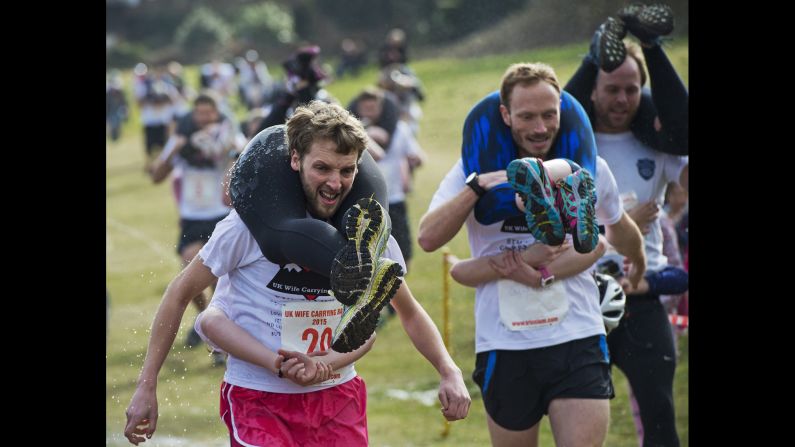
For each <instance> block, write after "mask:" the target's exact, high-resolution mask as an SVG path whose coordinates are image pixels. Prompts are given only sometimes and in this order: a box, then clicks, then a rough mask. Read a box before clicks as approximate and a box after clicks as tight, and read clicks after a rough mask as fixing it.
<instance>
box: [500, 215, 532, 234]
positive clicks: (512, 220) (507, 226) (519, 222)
mask: <svg viewBox="0 0 795 447" xmlns="http://www.w3.org/2000/svg"><path fill="white" fill-rule="evenodd" d="M500 231H502V232H503V233H530V229H529V228H527V221H526V220H525V218H524V216H514V217H509V218H507V219H505V220H504V221H502V229H501V230H500Z"/></svg>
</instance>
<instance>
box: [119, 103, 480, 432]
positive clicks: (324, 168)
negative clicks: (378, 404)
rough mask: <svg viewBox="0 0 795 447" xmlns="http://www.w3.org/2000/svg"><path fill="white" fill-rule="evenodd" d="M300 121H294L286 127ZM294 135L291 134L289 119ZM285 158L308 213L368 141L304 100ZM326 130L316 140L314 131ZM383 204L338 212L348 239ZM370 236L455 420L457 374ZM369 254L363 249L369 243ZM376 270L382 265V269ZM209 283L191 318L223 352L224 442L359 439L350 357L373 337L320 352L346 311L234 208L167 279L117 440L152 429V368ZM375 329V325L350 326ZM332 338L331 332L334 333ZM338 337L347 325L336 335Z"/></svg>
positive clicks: (386, 251) (460, 409)
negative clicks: (211, 287)
mask: <svg viewBox="0 0 795 447" xmlns="http://www.w3.org/2000/svg"><path fill="white" fill-rule="evenodd" d="M296 123H300V124H296ZM298 125H300V126H302V127H301V128H300V130H297V131H296V132H298V133H299V134H301V135H297V138H293V136H294V134H293V133H292V130H293V129H291V127H292V126H298ZM287 134H288V136H289V141H290V148H291V152H290V154H291V155H290V157H291V158H290V160H291V166H292V167H293V169H295V170H296V171H298V172H299V174H300V180H301V184H302V186H303V189H304V192H305V198H306V201H307V213H308V214H309V215H311V216H312V217H314V218H318V219H328V218H330V217H331V216H333V215H334V213H335V212H336V211H337V209H338V208H339V204H340V203H342V201H343V199H344V197H345V195H347V193H348V192H349V191H350V188H351V185H352V184H353V182H354V180H355V177H356V174H357V161H358V159H359V157H360V156H361V154H362V151H363V150H364V148H365V146H366V134H365V132H364V129H363V128H362V126H361V123H360V122H359V121H358V120H356V119H355V118H353V117H352V116H351V115H350V114H349V113H348V112H347V111H345V110H344V109H342V108H340V107H339V106H336V105H332V104H325V103H321V102H312V103H310V104H309V105H308V106H307V107H299V108H298V109H297V111H296V114H295V115H294V116H293V117H292V118H291V119H290V121H288V123H287ZM318 134H320V135H328V136H327V137H317V138H315V137H314V135H318ZM384 213H385V212H384V210H383V208H381V206H380V205H379V204H378V203H377V202H375V201H374V200H372V199H361V200H360V201H359V202H357V204H356V205H355V206H353V207H352V208H351V209H350V210H349V211H348V212H347V219H346V225H347V229H349V230H352V231H349V232H348V236H349V237H352V236H351V235H352V234H353V235H354V236H353V238H354V239H357V240H358V235H360V234H362V233H368V232H372V231H371V230H373V229H374V228H376V226H374V225H372V223H373V222H376V221H384V217H385V216H384ZM362 241H363V242H364V243H365V244H366V245H368V246H369V245H370V244H369V242H373V243H374V245H376V247H375V248H374V250H375V252H376V253H379V254H382V256H383V257H382V258H379V261H378V262H377V265H376V266H375V267H374V268H375V269H376V272H377V273H376V275H375V276H376V279H375V282H376V283H377V284H378V286H379V287H385V288H387V287H397V291H396V292H395V297H394V298H393V299H392V303H393V304H394V306H395V308H396V309H397V311H398V313H399V315H400V317H401V322H402V323H403V326H404V328H405V330H406V332H407V334H408V335H409V338H411V340H412V342H413V343H414V345H415V346H416V347H417V350H418V351H419V352H420V353H422V354H423V355H424V356H425V357H426V358H427V359H428V360H429V362H430V363H431V364H432V365H433V366H434V368H435V369H436V370H437V371H438V372H439V375H440V378H441V380H440V386H439V400H440V402H441V403H442V413H443V414H444V416H445V417H446V418H447V419H448V420H457V419H462V418H464V417H465V416H466V415H467V413H468V411H469V405H470V397H469V393H468V391H467V389H466V386H465V384H464V381H463V377H462V374H461V370H460V369H459V368H458V366H456V364H455V363H454V362H453V360H452V358H451V357H450V355H449V354H448V352H447V351H446V349H445V348H444V344H443V342H442V338H441V336H440V334H439V332H438V330H437V329H436V326H434V324H433V321H432V320H431V319H430V317H429V316H428V314H427V313H426V312H425V310H424V309H423V308H422V307H421V306H420V305H419V303H418V302H417V301H416V300H415V299H414V297H413V296H412V295H411V292H410V291H409V289H408V286H407V285H406V283H405V282H404V281H402V280H400V278H399V277H397V276H395V275H394V272H393V270H394V269H399V268H402V267H403V265H404V262H403V257H402V255H401V253H400V249H399V247H398V245H397V243H396V241H395V240H394V238H392V237H391V236H389V234H388V227H387V226H381V227H378V231H376V232H375V234H373V235H372V236H370V237H364V238H363V239H362ZM367 250H370V248H367ZM384 266H386V267H385V268H384ZM215 280H217V281H218V287H217V288H216V293H215V295H214V296H213V301H212V302H211V304H210V307H209V308H208V309H207V310H206V311H205V312H203V313H202V314H201V315H200V318H199V319H198V320H197V323H196V326H197V328H199V329H200V330H201V331H202V332H203V336H204V337H206V340H208V342H210V343H211V344H213V345H214V346H215V347H217V348H219V349H223V350H224V351H226V352H228V353H229V360H228V363H227V371H226V374H225V376H224V381H223V383H222V384H221V411H220V413H221V417H222V419H223V420H224V422H225V423H226V424H227V427H228V429H229V434H230V442H231V445H232V446H247V445H274V444H277V445H329V444H335V445H346V446H366V445H367V443H368V437H367V419H366V412H365V410H366V389H365V386H364V382H363V380H362V379H361V378H360V377H358V376H357V374H356V371H355V369H354V366H353V362H354V361H355V360H357V359H358V358H360V357H361V356H363V355H364V354H365V353H366V352H367V351H368V350H369V349H370V347H371V346H372V343H373V341H374V336H371V337H370V338H369V339H368V340H367V342H366V343H365V344H364V345H362V346H360V347H359V346H358V344H357V345H356V346H357V347H356V349H354V350H352V351H350V352H346V353H340V352H337V351H335V350H332V349H330V347H331V346H332V345H333V344H334V343H333V340H334V339H335V338H336V337H335V334H334V330H335V328H338V327H339V326H341V325H340V324H339V323H340V322H341V321H343V322H344V320H345V318H347V317H348V315H353V316H354V317H353V318H356V315H360V314H361V315H369V314H368V313H367V312H362V313H349V312H348V310H349V309H350V308H355V306H351V307H350V308H346V307H344V306H343V304H342V303H340V302H339V301H337V300H335V299H334V297H332V296H331V295H330V294H329V288H330V285H329V279H328V278H327V277H325V276H323V275H320V274H318V273H316V272H312V271H309V270H307V269H304V268H302V267H300V266H298V265H296V264H286V265H279V264H274V263H271V262H270V261H268V260H267V259H266V258H265V257H264V256H263V255H262V251H261V250H260V248H259V246H258V244H257V242H256V241H255V239H254V237H253V236H252V235H251V233H250V231H248V230H247V227H246V225H245V224H244V223H243V222H242V220H241V219H240V217H239V215H238V214H237V212H236V211H234V210H233V211H232V212H230V214H229V216H227V217H226V218H225V219H224V220H222V221H221V222H220V223H219V224H218V226H217V228H216V231H215V232H214V233H213V236H212V237H211V238H210V240H209V242H208V243H207V245H205V246H204V247H203V248H202V250H201V251H200V252H199V254H198V255H197V256H196V257H195V258H194V259H193V260H192V261H191V263H190V264H189V265H188V266H187V267H186V268H185V270H184V271H183V272H182V273H180V275H178V276H177V277H176V278H175V279H174V280H173V281H172V283H171V284H170V285H169V288H168V290H167V291H166V294H165V296H164V297H163V301H162V304H161V306H160V309H159V310H158V313H157V315H156V316H155V320H154V322H153V324H152V333H151V337H150V341H149V347H148V350H147V355H146V359H145V360H144V367H143V370H142V372H141V375H140V377H139V380H138V386H137V388H136V391H135V394H134V395H133V397H132V400H131V402H130V405H129V407H128V409H127V425H126V427H125V436H126V437H127V438H128V439H129V441H130V442H131V443H133V444H136V445H137V444H138V443H139V442H142V441H145V438H144V436H146V438H151V436H152V434H153V433H154V431H155V429H156V424H157V418H158V412H157V395H156V383H157V375H158V372H159V370H160V368H161V367H162V365H163V362H164V361H165V357H166V355H167V353H168V350H169V347H170V346H171V344H172V343H173V341H174V336H175V334H176V331H177V328H178V327H179V323H180V320H181V318H182V315H183V313H184V311H185V307H186V306H187V304H188V302H189V301H190V299H191V298H192V297H193V296H194V295H195V294H196V293H197V292H198V291H200V290H203V288H204V287H206V286H207V285H208V284H210V283H212V282H213V281H215ZM368 323H370V324H372V325H374V324H375V321H374V320H372V321H370V320H368V321H364V322H360V324H362V325H367V324H368ZM337 335H339V334H337ZM341 336H342V337H343V338H344V336H345V333H344V332H343V333H342V335H341Z"/></svg>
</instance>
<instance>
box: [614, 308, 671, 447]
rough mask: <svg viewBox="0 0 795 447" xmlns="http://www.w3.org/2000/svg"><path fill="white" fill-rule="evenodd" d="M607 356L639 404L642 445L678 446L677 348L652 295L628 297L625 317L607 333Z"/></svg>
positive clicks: (665, 314) (666, 318) (663, 309)
mask: <svg viewBox="0 0 795 447" xmlns="http://www.w3.org/2000/svg"><path fill="white" fill-rule="evenodd" d="M607 344H608V347H609V349H610V359H611V361H612V363H614V364H615V365H616V366H618V367H619V368H620V369H621V371H623V372H624V374H625V375H626V376H627V380H629V384H630V386H631V387H632V391H634V392H635V398H636V399H637V401H638V407H639V408H640V418H641V421H642V422H643V446H644V447H649V446H665V447H671V446H674V447H677V446H679V437H678V435H677V433H676V419H675V417H674V399H673V384H674V371H675V369H676V349H675V346H674V339H673V335H672V334H671V323H670V322H669V320H668V314H667V313H666V311H665V308H664V307H663V305H662V304H661V303H660V299H659V297H658V296H655V295H634V296H628V297H627V307H626V317H625V318H624V320H622V321H621V324H620V325H619V326H618V327H617V328H616V329H615V330H613V331H612V332H611V333H610V335H608V336H607Z"/></svg>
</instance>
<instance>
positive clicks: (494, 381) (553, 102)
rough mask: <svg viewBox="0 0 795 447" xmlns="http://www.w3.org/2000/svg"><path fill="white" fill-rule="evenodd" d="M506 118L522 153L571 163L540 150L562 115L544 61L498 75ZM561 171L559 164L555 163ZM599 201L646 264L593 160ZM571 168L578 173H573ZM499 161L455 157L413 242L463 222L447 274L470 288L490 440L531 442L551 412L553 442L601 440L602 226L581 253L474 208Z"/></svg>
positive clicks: (607, 380) (615, 237)
mask: <svg viewBox="0 0 795 447" xmlns="http://www.w3.org/2000/svg"><path fill="white" fill-rule="evenodd" d="M501 92H502V93H501V105H500V110H501V113H502V118H503V121H504V122H505V124H506V125H508V126H509V127H510V128H511V135H512V137H513V140H514V143H515V144H516V146H517V149H518V157H519V158H524V157H533V158H534V159H536V160H538V159H541V160H544V162H543V166H544V167H545V168H547V169H548V170H549V171H550V173H548V175H549V177H550V180H551V181H554V180H558V179H560V177H559V176H558V175H553V174H552V171H558V166H560V165H563V166H564V167H565V165H566V164H567V163H568V162H567V161H565V160H563V159H556V160H549V161H547V157H548V155H549V154H550V151H551V149H552V147H553V142H554V141H555V137H556V135H557V133H558V129H559V126H560V84H559V83H558V80H557V77H556V75H555V73H554V71H553V70H552V68H551V67H549V66H547V65H544V64H526V63H522V64H514V65H512V66H511V67H509V68H508V70H507V71H506V73H505V75H504V76H503V81H502V88H501ZM558 172H559V171H558ZM596 174H597V175H596V178H597V181H596V195H597V201H596V209H595V214H596V217H597V218H598V219H599V221H600V223H602V224H604V225H605V226H606V238H607V240H608V241H609V242H611V243H612V244H613V245H614V246H615V247H616V248H617V249H618V250H619V251H621V252H622V253H624V254H625V255H626V256H627V257H628V258H629V259H631V260H632V261H633V263H634V264H635V265H634V266H633V268H632V270H631V272H630V273H631V275H630V277H631V278H632V279H633V280H634V281H638V280H640V277H641V276H642V274H643V270H644V269H645V257H644V254H643V250H642V244H641V235H640V232H639V230H638V228H637V227H636V226H635V225H634V224H633V223H632V221H631V220H630V219H629V217H628V216H627V215H626V214H625V213H624V212H623V210H622V207H621V203H620V201H619V200H618V193H617V191H616V187H615V182H614V181H612V176H611V175H610V171H609V169H607V166H606V164H605V163H604V161H603V160H599V159H597V173H596ZM572 175H573V174H572ZM507 180H508V179H507V174H506V171H505V170H500V171H496V172H488V173H480V174H479V175H473V176H471V177H470V179H469V182H467V179H465V174H464V169H463V163H462V161H461V160H459V161H458V162H457V163H456V164H455V166H453V168H452V169H451V170H450V171H449V172H448V174H447V176H446V177H445V178H444V179H443V180H442V182H441V184H440V186H439V189H438V190H437V191H436V193H435V194H434V197H433V199H432V201H431V204H430V206H429V207H428V212H427V213H426V214H425V216H423V218H422V219H421V221H420V229H419V244H420V246H421V247H422V248H423V249H424V250H426V251H432V250H436V249H438V248H439V247H441V246H442V245H443V244H445V243H447V242H448V241H449V240H450V239H452V238H453V237H454V236H455V235H456V233H457V232H458V231H459V230H460V228H461V227H462V225H463V224H465V223H466V227H467V234H468V239H469V246H470V251H471V254H472V257H473V259H471V260H466V261H461V262H459V263H457V264H455V265H454V266H453V269H452V271H451V274H452V275H453V277H454V278H455V279H456V280H457V281H459V282H461V283H463V284H465V285H469V286H472V287H477V289H476V292H475V351H476V353H477V357H476V363H475V370H474V372H473V379H474V380H475V382H476V383H477V384H478V385H479V386H480V389H481V392H482V395H483V403H484V406H485V408H486V412H487V423H488V428H489V433H490V435H491V441H492V444H493V445H495V446H505V445H525V446H536V445H538V428H539V422H540V421H541V419H542V418H543V416H544V414H549V417H550V425H551V427H552V432H553V434H554V437H555V441H556V443H557V444H558V445H602V443H603V442H604V439H605V436H606V434H607V426H608V419H609V412H610V406H609V403H608V399H609V398H611V397H612V396H613V386H612V381H611V377H610V369H609V366H608V361H609V356H608V352H607V346H606V342H605V327H604V323H603V320H602V314H601V311H600V308H599V292H598V289H597V286H596V283H595V281H594V278H593V276H592V275H590V272H589V269H590V268H591V267H592V266H593V264H594V262H595V261H596V260H597V259H598V258H599V256H600V255H601V253H603V252H604V241H603V239H604V238H605V236H599V242H598V244H597V246H596V247H595V248H594V249H593V250H592V251H590V252H587V253H578V252H577V251H575V250H574V249H573V248H572V247H571V245H570V244H571V240H572V239H571V235H570V234H568V235H566V237H565V239H564V242H563V244H562V245H560V246H558V247H553V246H548V245H544V244H541V243H539V242H538V241H536V239H535V238H534V237H533V235H532V233H531V232H530V229H529V228H528V226H527V222H526V219H525V217H524V215H523V214H518V213H517V214H516V215H515V216H513V217H509V218H507V219H505V220H503V221H500V222H496V223H493V224H490V225H483V224H480V223H479V222H477V220H476V219H475V216H474V213H473V208H474V207H475V204H476V202H477V201H478V199H479V198H480V196H481V195H482V194H484V193H485V192H486V191H487V190H489V189H491V188H493V187H495V186H496V185H498V184H501V183H504V182H506V181H507Z"/></svg>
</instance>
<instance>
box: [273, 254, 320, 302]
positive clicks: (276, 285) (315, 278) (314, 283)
mask: <svg viewBox="0 0 795 447" xmlns="http://www.w3.org/2000/svg"><path fill="white" fill-rule="evenodd" d="M329 287H330V286H329V279H328V278H326V277H325V276H323V275H321V274H319V273H315V272H313V271H311V270H309V269H307V268H305V267H301V266H300V265H298V264H293V263H290V264H285V265H281V268H280V269H279V271H278V273H276V275H275V276H274V277H273V278H272V279H271V280H270V282H269V283H268V288H269V289H271V290H274V291H276V292H279V293H289V294H292V295H303V296H304V298H306V299H308V300H310V301H314V300H315V299H317V297H319V296H329Z"/></svg>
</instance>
